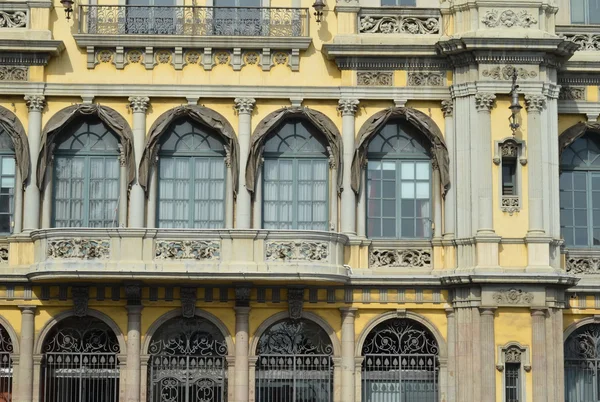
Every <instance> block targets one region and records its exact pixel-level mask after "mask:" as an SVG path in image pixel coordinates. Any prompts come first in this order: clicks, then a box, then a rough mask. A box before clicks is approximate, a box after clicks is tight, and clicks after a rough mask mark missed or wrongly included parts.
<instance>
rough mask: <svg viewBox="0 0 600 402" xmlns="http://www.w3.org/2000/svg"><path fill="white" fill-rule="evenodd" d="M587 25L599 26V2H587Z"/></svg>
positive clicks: (593, 0) (591, 0)
mask: <svg viewBox="0 0 600 402" xmlns="http://www.w3.org/2000/svg"><path fill="white" fill-rule="evenodd" d="M588 2H589V9H588V16H589V21H588V23H589V24H600V0H588Z"/></svg>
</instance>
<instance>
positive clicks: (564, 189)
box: [560, 171, 600, 247]
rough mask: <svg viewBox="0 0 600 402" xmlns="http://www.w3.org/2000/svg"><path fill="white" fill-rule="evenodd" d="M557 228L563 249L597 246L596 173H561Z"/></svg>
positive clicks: (599, 184) (599, 182)
mask: <svg viewBox="0 0 600 402" xmlns="http://www.w3.org/2000/svg"><path fill="white" fill-rule="evenodd" d="M560 226H561V230H562V236H563V238H564V239H565V244H566V245H567V246H575V247H592V246H600V172H583V171H563V172H562V173H561V175H560Z"/></svg>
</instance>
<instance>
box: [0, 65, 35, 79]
mask: <svg viewBox="0 0 600 402" xmlns="http://www.w3.org/2000/svg"><path fill="white" fill-rule="evenodd" d="M28 73H29V67H23V66H0V81H27V76H28Z"/></svg>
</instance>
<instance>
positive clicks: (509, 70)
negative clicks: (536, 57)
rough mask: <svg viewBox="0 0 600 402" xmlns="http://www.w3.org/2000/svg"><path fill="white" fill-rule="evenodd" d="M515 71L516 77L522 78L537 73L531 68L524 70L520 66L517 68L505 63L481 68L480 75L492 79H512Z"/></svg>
mask: <svg viewBox="0 0 600 402" xmlns="http://www.w3.org/2000/svg"><path fill="white" fill-rule="evenodd" d="M515 73H516V74H517V77H518V78H520V79H522V80H526V79H528V78H535V77H537V75H538V74H537V72H535V71H533V70H526V69H524V68H522V67H518V68H517V67H515V66H511V65H506V66H504V67H500V66H498V67H494V68H490V69H489V70H483V72H482V75H483V76H484V77H486V78H491V79H493V80H501V81H508V80H512V79H513V76H514V75H515Z"/></svg>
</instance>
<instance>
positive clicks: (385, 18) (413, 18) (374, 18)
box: [358, 8, 442, 35]
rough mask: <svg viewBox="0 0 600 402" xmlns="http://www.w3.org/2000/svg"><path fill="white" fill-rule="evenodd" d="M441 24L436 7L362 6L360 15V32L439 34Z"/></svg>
mask: <svg viewBox="0 0 600 402" xmlns="http://www.w3.org/2000/svg"><path fill="white" fill-rule="evenodd" d="M441 25H442V24H441V16H440V14H439V10H435V9H414V10H412V9H404V10H403V9H389V10H386V9H385V8H362V9H361V10H360V12H359V17H358V33H359V34H408V35H438V34H440V33H441Z"/></svg>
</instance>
